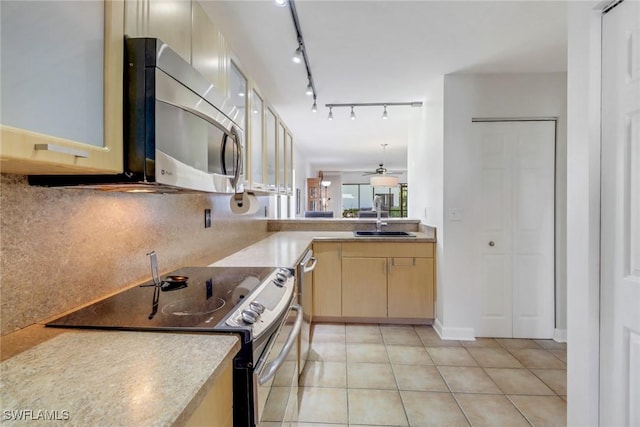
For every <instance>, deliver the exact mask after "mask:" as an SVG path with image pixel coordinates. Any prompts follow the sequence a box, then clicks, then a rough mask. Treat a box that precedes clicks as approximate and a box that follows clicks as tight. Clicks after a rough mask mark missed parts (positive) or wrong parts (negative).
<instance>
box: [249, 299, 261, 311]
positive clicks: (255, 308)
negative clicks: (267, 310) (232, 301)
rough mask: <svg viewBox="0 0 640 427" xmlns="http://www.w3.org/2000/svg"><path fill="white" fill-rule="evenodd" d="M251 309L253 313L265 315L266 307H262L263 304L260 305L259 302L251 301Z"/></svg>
mask: <svg viewBox="0 0 640 427" xmlns="http://www.w3.org/2000/svg"><path fill="white" fill-rule="evenodd" d="M249 308H250V309H251V310H252V311H255V312H256V313H258V314H262V313H264V305H262V304H261V303H259V302H258V301H251V302H250V303H249Z"/></svg>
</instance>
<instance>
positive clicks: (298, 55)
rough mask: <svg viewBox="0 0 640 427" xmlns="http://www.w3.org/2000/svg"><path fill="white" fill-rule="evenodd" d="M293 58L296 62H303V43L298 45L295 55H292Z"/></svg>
mask: <svg viewBox="0 0 640 427" xmlns="http://www.w3.org/2000/svg"><path fill="white" fill-rule="evenodd" d="M291 60H292V61H293V63H294V64H301V63H302V45H301V44H299V45H298V48H297V49H296V51H295V52H294V53H293V56H292V57H291Z"/></svg>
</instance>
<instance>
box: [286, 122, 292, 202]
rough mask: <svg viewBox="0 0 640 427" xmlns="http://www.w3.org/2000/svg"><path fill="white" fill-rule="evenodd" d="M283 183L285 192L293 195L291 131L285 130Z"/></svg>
mask: <svg viewBox="0 0 640 427" xmlns="http://www.w3.org/2000/svg"><path fill="white" fill-rule="evenodd" d="M285 157H286V159H285V178H286V179H285V183H286V188H287V194H288V195H290V196H291V195H293V137H292V136H291V132H289V131H287V135H286V138H285Z"/></svg>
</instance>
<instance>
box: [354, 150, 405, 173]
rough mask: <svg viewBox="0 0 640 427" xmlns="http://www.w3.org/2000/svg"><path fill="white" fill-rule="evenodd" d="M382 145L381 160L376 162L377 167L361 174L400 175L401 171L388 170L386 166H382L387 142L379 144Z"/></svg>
mask: <svg viewBox="0 0 640 427" xmlns="http://www.w3.org/2000/svg"><path fill="white" fill-rule="evenodd" d="M380 145H382V162H381V163H379V164H378V167H377V168H376V169H375V170H374V171H373V172H365V173H363V174H362V176H367V175H402V172H389V171H388V170H387V168H385V167H384V154H385V151H386V148H387V145H389V144H380Z"/></svg>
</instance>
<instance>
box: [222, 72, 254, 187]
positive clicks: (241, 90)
mask: <svg viewBox="0 0 640 427" xmlns="http://www.w3.org/2000/svg"><path fill="white" fill-rule="evenodd" d="M228 83H229V87H228V90H227V97H228V99H229V102H231V105H233V107H234V110H235V111H234V113H232V114H231V117H232V118H234V120H235V122H236V124H237V125H238V126H240V129H242V130H243V131H244V130H245V127H246V126H245V123H246V121H247V120H246V119H247V98H248V96H247V78H246V77H245V76H244V74H242V72H241V71H240V69H239V68H238V66H237V65H236V64H235V63H234V62H233V61H231V63H230V67H229V80H228ZM245 141H246V136H245V135H243V138H242V167H243V170H242V172H241V176H242V177H243V179H244V181H245V182H246V183H247V184H248V181H249V172H248V169H247V165H248V163H247V159H248V155H247V144H246V143H245Z"/></svg>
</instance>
